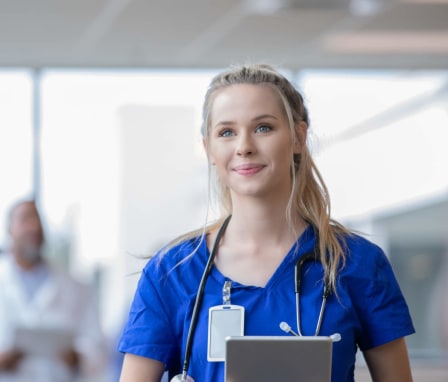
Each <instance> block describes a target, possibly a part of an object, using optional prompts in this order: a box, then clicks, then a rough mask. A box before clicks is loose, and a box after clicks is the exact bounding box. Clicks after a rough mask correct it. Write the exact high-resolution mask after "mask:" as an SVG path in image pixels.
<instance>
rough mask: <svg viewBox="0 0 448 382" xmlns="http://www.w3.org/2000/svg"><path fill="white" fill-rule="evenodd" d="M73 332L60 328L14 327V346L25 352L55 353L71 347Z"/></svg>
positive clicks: (36, 353)
mask: <svg viewBox="0 0 448 382" xmlns="http://www.w3.org/2000/svg"><path fill="white" fill-rule="evenodd" d="M73 340H74V336H73V332H72V331H70V330H67V329H62V328H42V327H36V328H29V327H20V328H16V330H15V333H14V347H15V349H17V350H20V351H22V352H24V353H27V354H34V355H46V356H48V355H55V354H58V353H60V352H61V351H64V350H67V349H70V348H72V347H73Z"/></svg>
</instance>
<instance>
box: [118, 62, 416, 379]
mask: <svg viewBox="0 0 448 382" xmlns="http://www.w3.org/2000/svg"><path fill="white" fill-rule="evenodd" d="M335 118H343V116H335ZM308 126H309V120H308V112H307V109H306V107H305V105H304V102H303V97H302V95H301V94H300V93H299V92H298V91H297V90H296V89H295V87H294V86H293V85H292V84H291V83H290V81H289V80H288V79H287V78H286V77H284V76H283V75H281V74H280V73H279V72H278V71H277V70H275V69H274V68H272V67H270V66H268V65H246V66H241V67H235V68H231V69H229V70H228V71H225V72H223V73H220V74H218V75H217V76H216V77H215V78H214V79H213V80H212V82H211V84H210V86H209V88H208V91H207V93H206V96H205V102H204V107H203V125H202V135H203V142H204V147H205V151H206V154H207V158H208V161H209V166H210V167H209V171H210V175H211V180H213V181H216V183H214V186H216V187H210V189H211V190H216V191H217V199H218V202H219V203H220V207H221V216H220V218H219V219H217V221H215V222H211V223H209V222H207V224H206V225H205V226H204V227H202V228H200V229H198V230H196V231H194V232H191V233H188V234H185V235H183V236H181V237H179V238H178V239H176V240H174V241H173V242H172V243H170V244H169V245H167V246H166V247H165V248H163V249H162V250H161V251H160V252H159V253H158V254H157V255H156V256H155V257H153V258H152V259H150V260H149V261H148V263H147V265H146V266H145V268H144V269H143V272H142V274H141V277H140V280H139V283H138V286H137V290H136V293H135V296H134V300H133V303H132V305H131V308H130V312H129V319H128V323H127V325H126V327H125V329H124V331H123V335H122V337H121V341H120V344H119V350H120V351H122V352H123V353H125V358H124V362H123V368H122V373H121V382H158V381H160V378H161V376H162V374H163V372H164V370H169V372H170V376H171V377H173V379H172V380H173V381H191V379H190V376H191V378H192V380H194V381H196V382H210V381H213V382H220V381H223V380H224V362H222V357H219V358H220V359H217V360H210V357H208V355H209V354H210V351H209V349H210V347H209V346H208V345H209V341H214V338H215V337H213V336H212V337H211V338H209V336H208V332H209V331H208V328H210V327H214V325H220V324H219V323H212V322H211V320H212V315H210V314H209V309H211V308H215V309H220V310H221V311H222V312H223V313H222V315H224V314H226V313H225V311H226V309H225V308H223V307H224V303H225V301H230V299H231V304H232V310H235V309H236V310H240V311H242V312H244V314H240V315H239V321H240V322H239V323H238V322H237V325H236V327H237V328H239V327H240V324H241V326H243V327H244V335H249V336H250V335H262V336H263V335H265V336H266V335H269V336H280V335H284V336H288V335H289V334H288V333H285V332H283V331H282V329H281V328H280V327H279V324H280V323H281V322H283V321H284V322H286V323H288V322H289V323H295V324H296V325H294V328H293V330H294V331H295V332H296V333H298V334H303V335H316V334H319V335H323V336H330V335H332V334H334V333H339V334H340V336H341V340H340V341H338V342H334V343H333V359H332V381H333V382H353V381H354V368H355V361H356V353H357V351H358V349H360V350H361V351H362V352H363V355H364V358H365V359H366V362H367V365H368V367H369V370H370V374H371V377H372V380H374V381H376V382H390V381H394V382H395V381H400V382H410V381H411V380H412V376H411V369H410V364H409V357H408V352H407V345H406V341H405V336H407V335H410V334H412V333H413V332H414V327H413V323H412V320H411V317H410V314H409V309H408V307H407V304H406V301H405V299H404V297H403V295H402V293H401V290H400V287H399V285H398V282H397V280H396V278H395V276H394V273H393V270H392V267H391V264H390V262H389V261H388V259H387V257H386V255H385V254H384V252H383V251H382V249H381V248H379V247H378V246H377V245H375V244H374V243H372V242H370V241H368V240H367V239H365V238H363V237H361V236H360V235H358V234H356V233H354V232H351V231H350V230H349V229H347V228H346V227H344V226H343V225H342V224H340V223H339V222H337V221H335V220H333V219H332V218H331V215H330V200H329V195H328V191H327V188H326V186H325V184H324V182H323V179H322V177H321V175H320V173H319V171H318V169H317V167H316V165H315V163H314V161H313V160H312V157H311V154H310V151H309V149H308V146H307V143H306V142H307V134H308ZM173 139H178V137H173ZM308 256H310V259H313V260H317V261H310V262H307V263H306V267H305V266H304V269H303V271H302V272H300V274H303V275H304V277H303V279H302V284H303V285H302V289H303V293H300V294H301V295H302V294H303V298H302V299H301V301H300V302H299V301H298V297H296V293H295V287H294V286H295V280H296V277H295V275H294V270H295V265H297V264H300V263H301V262H302V261H303V260H304V259H305V258H308ZM323 291H325V293H322V292H323ZM322 295H324V296H325V299H324V298H323V297H322ZM325 301H326V305H325V304H324V303H325ZM321 304H322V305H321ZM299 306H300V309H299V308H298V307H299ZM319 306H322V307H325V309H322V308H320V309H319ZM228 311H229V312H230V310H228ZM319 311H321V312H323V311H325V312H324V314H323V315H322V316H320V314H319ZM229 314H230V313H229ZM318 316H319V319H318ZM230 317H232V322H233V317H234V316H233V313H232V315H230ZM320 318H322V320H321V319H320ZM222 320H223V321H224V320H225V318H222ZM230 320H231V318H229V320H228V321H230ZM221 322H222V321H221ZM224 326H225V325H224ZM215 340H216V338H215ZM217 341H218V342H217V343H216V345H217V347H221V348H223V346H222V342H221V341H224V339H219V340H217ZM211 346H214V344H213V343H212V344H211Z"/></svg>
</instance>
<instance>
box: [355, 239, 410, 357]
mask: <svg viewBox="0 0 448 382" xmlns="http://www.w3.org/2000/svg"><path fill="white" fill-rule="evenodd" d="M377 251H378V253H376V256H374V257H373V262H372V263H370V264H369V263H368V264H369V265H371V269H366V270H363V272H366V273H367V275H368V276H370V277H367V278H365V279H364V280H367V282H366V283H362V284H357V285H353V287H354V288H356V287H357V288H358V290H352V292H353V294H352V296H357V297H355V298H354V300H353V302H354V304H355V305H356V309H357V313H358V315H359V318H360V321H361V331H360V334H359V338H358V345H359V347H360V349H361V350H362V351H365V350H368V349H371V348H373V347H376V346H380V345H383V344H385V343H387V342H390V341H393V340H396V339H398V338H401V337H404V336H407V335H409V334H412V333H414V332H415V330H414V326H413V324H412V320H411V317H410V314H409V309H408V306H407V304H406V301H405V299H404V297H403V294H402V292H401V290H400V287H399V285H398V282H397V280H396V278H395V275H394V273H393V270H392V266H391V264H390V262H389V260H388V258H387V257H386V255H385V254H384V253H383V251H382V250H380V249H379V248H378V247H377Z"/></svg>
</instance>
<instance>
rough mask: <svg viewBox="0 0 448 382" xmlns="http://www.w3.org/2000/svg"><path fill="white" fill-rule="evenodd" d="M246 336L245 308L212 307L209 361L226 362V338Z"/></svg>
mask: <svg viewBox="0 0 448 382" xmlns="http://www.w3.org/2000/svg"><path fill="white" fill-rule="evenodd" d="M243 335H244V307H242V306H239V305H231V304H225V305H218V306H212V307H211V308H210V309H209V311H208V346H207V360H208V361H212V362H217V361H224V360H225V356H226V338H227V337H239V336H243Z"/></svg>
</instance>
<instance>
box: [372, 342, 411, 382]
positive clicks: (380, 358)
mask: <svg viewBox="0 0 448 382" xmlns="http://www.w3.org/2000/svg"><path fill="white" fill-rule="evenodd" d="M364 358H365V360H366V362H367V366H368V367H369V371H370V375H371V376H372V381H373V382H397V381H400V382H412V374H411V366H410V364H409V357H408V351H407V347H406V341H405V339H404V338H399V339H398V340H395V341H391V342H388V343H387V344H384V345H381V346H378V347H375V348H372V349H370V350H367V351H365V352H364Z"/></svg>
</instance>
